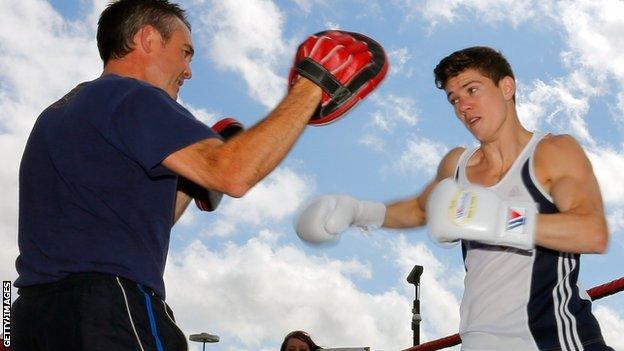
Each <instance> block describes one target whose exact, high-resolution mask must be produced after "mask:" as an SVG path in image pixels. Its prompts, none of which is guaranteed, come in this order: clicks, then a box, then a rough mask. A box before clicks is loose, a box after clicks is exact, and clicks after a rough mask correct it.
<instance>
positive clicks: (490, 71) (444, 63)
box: [433, 46, 515, 89]
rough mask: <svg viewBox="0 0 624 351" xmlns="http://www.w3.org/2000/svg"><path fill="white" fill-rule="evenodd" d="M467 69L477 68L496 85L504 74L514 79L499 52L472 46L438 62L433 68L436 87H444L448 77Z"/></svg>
mask: <svg viewBox="0 0 624 351" xmlns="http://www.w3.org/2000/svg"><path fill="white" fill-rule="evenodd" d="M467 69H476V70H478V71H479V72H480V73H481V74H483V75H484V76H486V77H488V78H490V79H491V80H492V81H493V82H494V84H496V86H498V82H499V81H500V80H501V79H502V78H504V77H506V76H509V77H511V78H514V79H515V77H514V74H513V71H512V70H511V66H510V65H509V62H508V61H507V59H506V58H505V57H504V56H503V55H502V54H501V53H500V52H498V51H496V50H494V49H492V48H489V47H486V46H473V47H469V48H465V49H462V50H459V51H455V52H454V53H452V54H450V55H448V56H447V57H445V58H443V59H442V60H441V61H440V63H438V65H437V66H436V68H435V69H434V70H433V74H434V76H435V85H436V87H438V89H444V88H445V87H446V83H447V82H448V81H449V79H451V78H453V77H455V76H457V75H458V74H460V73H461V72H463V71H465V70H467Z"/></svg>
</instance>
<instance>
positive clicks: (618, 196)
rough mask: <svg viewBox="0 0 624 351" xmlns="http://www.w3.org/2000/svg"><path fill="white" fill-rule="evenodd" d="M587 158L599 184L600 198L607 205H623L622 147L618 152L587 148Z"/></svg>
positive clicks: (623, 153) (623, 160)
mask: <svg viewBox="0 0 624 351" xmlns="http://www.w3.org/2000/svg"><path fill="white" fill-rule="evenodd" d="M586 152H587V156H588V158H589V159H590V161H591V163H592V168H593V169H594V174H595V175H596V178H597V179H598V183H599V184H600V190H601V191H602V197H603V200H604V201H605V203H607V204H608V205H616V206H623V205H624V182H623V181H622V174H624V145H622V146H621V148H620V150H614V149H611V148H598V147H596V148H589V149H588V150H587V151H586Z"/></svg>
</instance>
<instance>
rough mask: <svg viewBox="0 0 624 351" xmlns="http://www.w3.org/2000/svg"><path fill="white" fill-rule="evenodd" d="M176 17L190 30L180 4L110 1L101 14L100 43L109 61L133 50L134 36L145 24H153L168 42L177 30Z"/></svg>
mask: <svg viewBox="0 0 624 351" xmlns="http://www.w3.org/2000/svg"><path fill="white" fill-rule="evenodd" d="M176 18H178V19H180V20H181V21H182V22H183V23H184V24H185V25H186V26H187V27H188V29H189V30H190V29H191V24H190V23H189V21H188V19H187V18H186V14H185V12H184V10H183V9H182V8H180V6H178V5H176V4H172V3H170V2H169V1H168V0H119V1H115V2H112V3H110V4H108V6H107V7H106V9H105V10H104V11H103V12H102V14H101V15H100V19H99V21H98V29H97V46H98V50H99V52H100V58H101V59H102V61H103V62H104V64H106V63H107V62H108V60H110V59H112V58H121V57H124V56H125V55H127V54H128V53H129V52H130V51H132V38H133V37H134V35H135V34H136V33H137V32H138V31H139V29H141V27H143V26H145V25H151V26H153V27H154V28H156V30H157V31H158V32H159V33H160V35H162V37H163V39H164V40H165V41H167V40H168V39H169V38H170V37H171V33H172V32H173V30H174V28H175V27H174V23H175V20H176Z"/></svg>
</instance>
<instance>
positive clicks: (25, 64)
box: [0, 0, 101, 279]
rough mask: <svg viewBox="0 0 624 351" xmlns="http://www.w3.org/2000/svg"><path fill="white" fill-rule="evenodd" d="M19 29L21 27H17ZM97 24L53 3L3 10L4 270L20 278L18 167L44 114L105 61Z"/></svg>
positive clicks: (0, 207) (0, 204) (16, 4)
mask: <svg viewBox="0 0 624 351" xmlns="http://www.w3.org/2000/svg"><path fill="white" fill-rule="evenodd" d="M17 28H19V30H16V29H17ZM93 28H94V25H93V24H92V23H85V22H80V21H76V22H69V21H67V20H65V19H63V18H62V17H61V16H60V15H59V14H58V13H57V12H56V11H55V10H54V9H53V8H52V7H51V6H50V4H48V3H47V2H44V1H36V0H19V1H17V0H9V1H8V2H5V3H4V4H3V10H2V11H0V87H1V90H0V131H2V134H1V135H0V159H2V160H3V168H2V170H0V188H2V189H3V196H2V199H1V200H0V233H1V234H0V239H1V240H0V241H2V243H3V245H2V249H1V252H0V257H1V258H2V259H1V261H0V267H1V268H0V275H2V276H3V277H7V278H9V277H11V279H13V278H12V277H16V276H17V273H16V272H15V268H14V267H15V266H14V260H15V258H16V256H17V253H18V250H17V217H18V207H17V205H18V166H19V161H20V159H21V155H22V152H23V149H24V145H25V143H26V139H27V136H28V133H29V132H30V130H31V128H32V126H33V123H34V121H35V119H36V118H37V116H38V115H39V113H41V111H42V110H43V109H44V108H45V107H47V106H48V105H50V104H51V103H52V102H54V101H55V100H57V99H58V98H60V97H61V96H63V95H64V94H65V93H67V92H68V91H69V90H70V89H71V88H73V87H74V86H75V85H76V84H77V83H79V82H81V81H85V80H90V79H94V78H96V77H97V76H98V75H99V73H100V71H101V64H100V60H99V56H98V54H97V49H96V45H95V41H94V39H93V38H94V35H93V34H94V33H93Z"/></svg>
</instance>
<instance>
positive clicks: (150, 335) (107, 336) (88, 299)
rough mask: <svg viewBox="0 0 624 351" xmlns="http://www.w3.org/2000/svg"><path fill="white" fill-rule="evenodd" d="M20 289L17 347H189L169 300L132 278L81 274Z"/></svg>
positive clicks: (165, 350)
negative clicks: (167, 302)
mask: <svg viewBox="0 0 624 351" xmlns="http://www.w3.org/2000/svg"><path fill="white" fill-rule="evenodd" d="M18 292H19V297H18V298H17V299H16V300H15V302H14V303H13V308H12V311H11V323H12V335H11V337H12V343H11V346H12V347H13V350H15V351H26V350H28V351H39V350H40V351H48V350H49V351H53V350H54V351H56V350H76V351H78V350H85V351H95V350H102V351H104V350H106V351H111V350H119V351H125V350H133V351H137V350H139V351H147V350H150V351H152V350H154V351H181V350H187V349H188V344H187V342H186V337H185V336H184V334H183V333H182V331H181V330H180V329H179V328H178V326H177V325H176V324H175V320H174V317H173V313H172V311H171V309H170V308H169V306H167V304H166V303H165V301H163V300H162V299H160V298H159V297H158V296H157V295H156V294H154V293H153V292H152V291H151V290H150V289H149V288H147V287H145V286H143V285H140V284H137V283H135V282H133V281H130V280H128V279H124V278H120V277H115V276H112V275H108V274H100V273H81V274H74V275H71V276H69V277H68V278H66V279H63V280H61V281H58V282H55V283H50V284H42V285H34V286H29V287H25V288H20V289H19V291H18Z"/></svg>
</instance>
